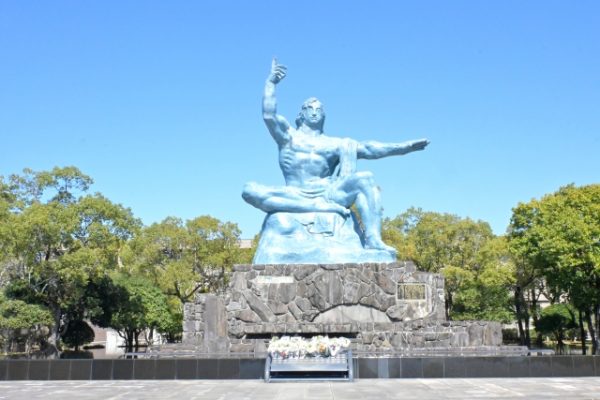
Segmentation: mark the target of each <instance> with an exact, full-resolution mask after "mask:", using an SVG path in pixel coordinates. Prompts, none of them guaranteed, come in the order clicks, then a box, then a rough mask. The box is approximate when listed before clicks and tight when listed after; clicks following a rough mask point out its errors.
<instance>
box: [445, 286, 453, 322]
mask: <svg viewBox="0 0 600 400" xmlns="http://www.w3.org/2000/svg"><path fill="white" fill-rule="evenodd" d="M445 305H446V320H447V321H451V320H452V319H451V318H450V309H451V308H452V293H450V292H449V291H448V290H446V304H445Z"/></svg>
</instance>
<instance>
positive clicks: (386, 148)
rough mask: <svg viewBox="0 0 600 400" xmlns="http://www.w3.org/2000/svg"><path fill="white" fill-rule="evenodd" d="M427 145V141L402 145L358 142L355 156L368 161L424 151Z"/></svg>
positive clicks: (416, 141) (422, 140) (419, 140)
mask: <svg viewBox="0 0 600 400" xmlns="http://www.w3.org/2000/svg"><path fill="white" fill-rule="evenodd" d="M428 144H429V140H427V139H417V140H410V141H408V142H403V143H380V142H375V141H367V142H359V143H358V147H357V149H356V153H357V154H356V156H357V157H358V158H364V159H368V160H375V159H378V158H383V157H389V156H400V155H403V154H407V153H411V152H413V151H419V150H423V149H425V147H427V145H428Z"/></svg>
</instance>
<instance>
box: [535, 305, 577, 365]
mask: <svg viewBox="0 0 600 400" xmlns="http://www.w3.org/2000/svg"><path fill="white" fill-rule="evenodd" d="M576 321H577V319H576V317H575V313H574V311H573V310H572V309H571V307H569V306H568V305H567V304H561V303H558V304H552V305H550V306H548V307H546V308H544V309H543V310H542V311H541V314H540V318H539V319H538V320H537V321H536V323H535V329H536V331H538V332H539V333H541V334H543V335H552V336H553V338H554V340H556V341H557V343H558V351H559V353H562V352H563V351H564V340H565V338H566V336H567V332H568V331H570V330H573V329H575V328H576V327H577V322H576Z"/></svg>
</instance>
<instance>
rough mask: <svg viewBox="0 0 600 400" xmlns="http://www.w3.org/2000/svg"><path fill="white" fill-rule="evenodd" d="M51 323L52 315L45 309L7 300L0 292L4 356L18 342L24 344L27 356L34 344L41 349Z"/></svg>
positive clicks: (0, 339)
mask: <svg viewBox="0 0 600 400" xmlns="http://www.w3.org/2000/svg"><path fill="white" fill-rule="evenodd" d="M52 323H53V319H52V314H51V313H50V311H48V309H46V308H45V307H43V306H40V305H37V304H28V303H26V302H24V301H21V300H11V299H7V298H6V297H5V296H4V294H3V293H1V292H0V342H1V343H2V347H3V351H4V353H5V354H6V353H8V352H10V351H12V349H13V348H14V344H16V343H19V342H22V343H24V345H25V352H26V353H27V354H29V352H30V351H31V348H32V346H33V345H34V344H36V343H37V344H38V345H40V347H41V345H42V343H43V342H44V341H45V340H46V338H47V336H48V334H49V333H50V328H51V326H52Z"/></svg>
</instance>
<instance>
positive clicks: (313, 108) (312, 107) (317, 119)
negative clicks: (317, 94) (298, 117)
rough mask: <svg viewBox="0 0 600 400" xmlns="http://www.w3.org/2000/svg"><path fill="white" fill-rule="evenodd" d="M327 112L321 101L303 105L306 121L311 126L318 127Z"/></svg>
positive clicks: (303, 114)
mask: <svg viewBox="0 0 600 400" xmlns="http://www.w3.org/2000/svg"><path fill="white" fill-rule="evenodd" d="M324 115H325V113H324V111H323V106H322V105H321V102H320V101H318V100H315V101H313V102H310V103H308V104H307V105H306V106H304V107H302V116H303V118H304V123H305V124H306V125H308V126H309V127H311V128H314V127H318V126H319V125H320V124H321V122H322V121H323V117H324Z"/></svg>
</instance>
